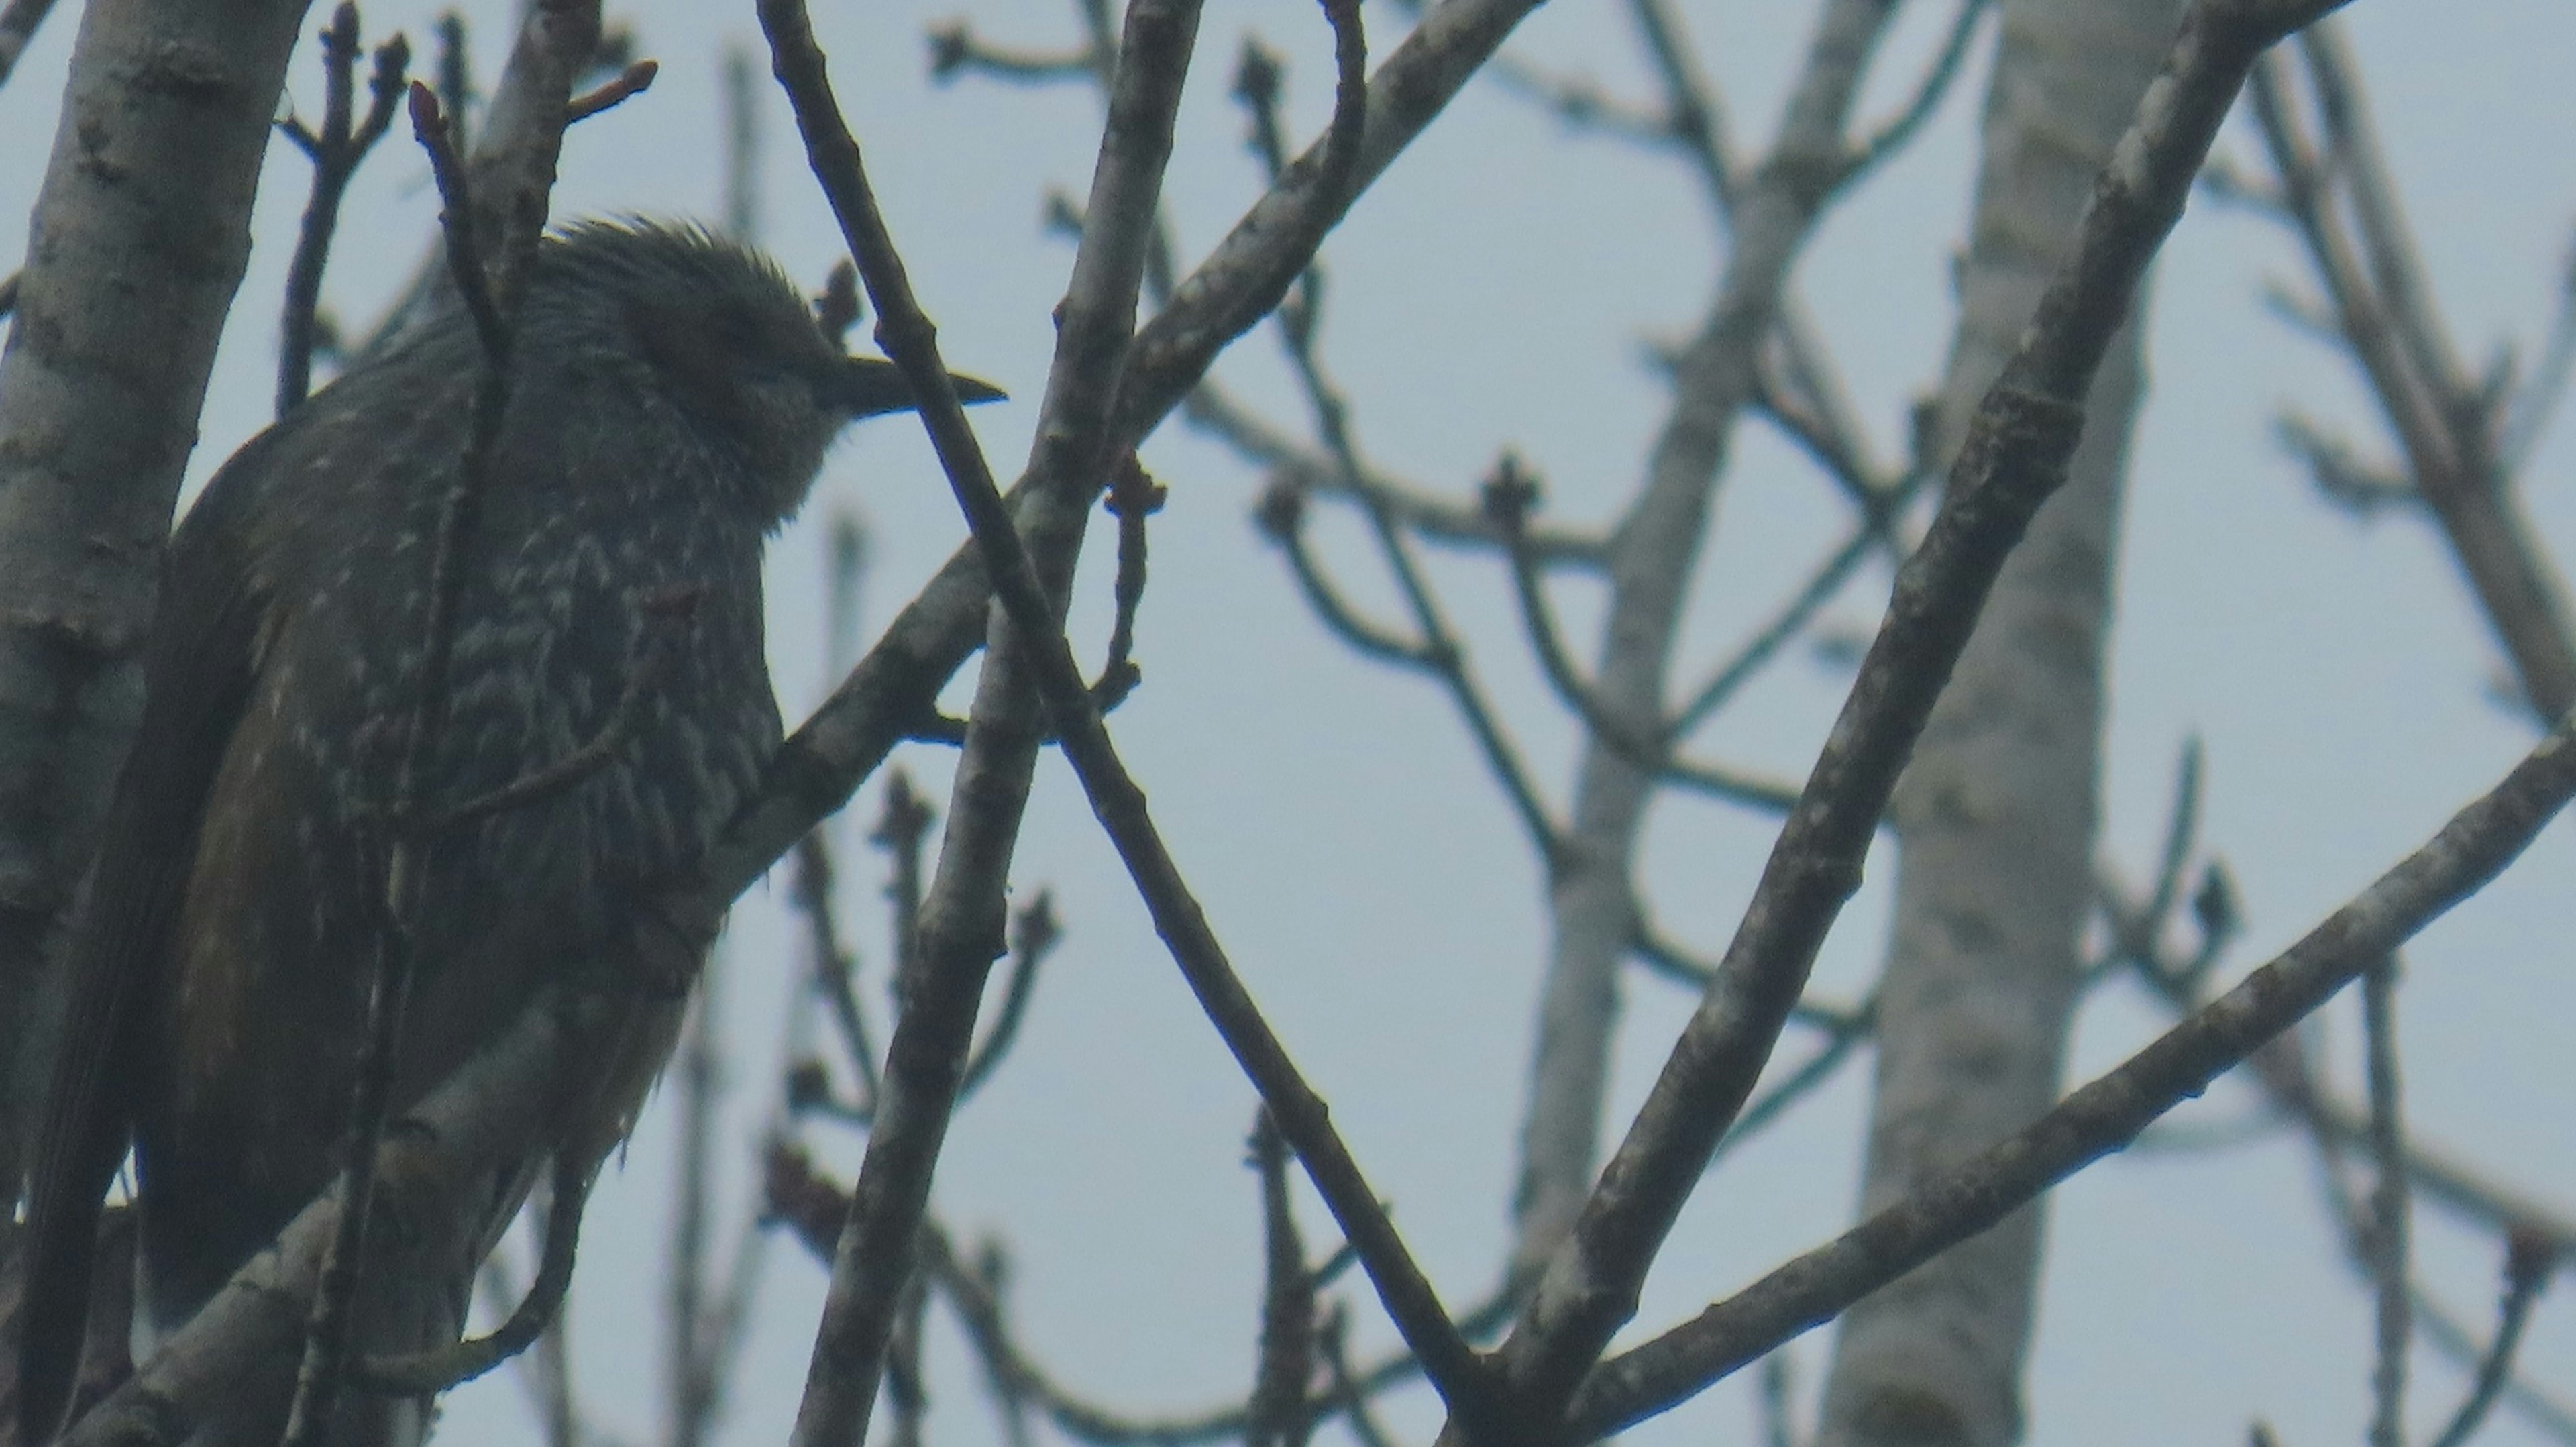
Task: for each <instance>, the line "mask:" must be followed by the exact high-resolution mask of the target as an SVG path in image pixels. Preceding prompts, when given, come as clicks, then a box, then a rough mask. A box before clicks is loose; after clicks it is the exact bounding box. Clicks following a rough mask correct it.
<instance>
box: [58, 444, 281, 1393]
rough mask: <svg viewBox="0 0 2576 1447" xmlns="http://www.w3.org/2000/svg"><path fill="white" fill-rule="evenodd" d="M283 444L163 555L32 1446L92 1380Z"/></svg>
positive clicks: (240, 677) (84, 977)
mask: <svg viewBox="0 0 2576 1447" xmlns="http://www.w3.org/2000/svg"><path fill="white" fill-rule="evenodd" d="M282 435H283V434H282V433H281V432H280V431H271V432H269V433H266V434H263V435H262V436H261V437H259V438H258V439H255V440H254V441H253V442H252V443H251V444H250V445H249V446H248V447H245V448H244V449H243V450H242V451H241V452H240V453H238V454H236V455H235V457H234V458H233V460H232V461H231V462H229V463H227V464H226V465H225V467H224V469H223V470H222V471H221V472H219V473H217V474H216V477H215V479H214V481H213V482H212V483H211V484H209V486H208V489H207V493H206V496H205V498H204V499H203V500H202V501H201V502H200V503H199V505H198V506H197V507H196V508H195V509H194V510H193V511H191V512H190V514H189V516H188V519H187V521H186V523H185V524H184V525H183V526H182V527H181V528H180V530H179V533H178V535H177V536H176V537H175V538H174V539H173V540H172V542H171V544H170V547H169V548H168V550H167V552H166V553H165V555H164V559H163V564H162V577H161V601H160V606H159V608H158V609H157V610H156V616H155V617H154V619H153V625H152V634H151V637H150V639H149V641H148V642H147V643H146V644H145V646H144V681H145V689H146V692H145V696H144V705H143V717H142V721H141V723H140V725H139V726H138V728H137V730H136V733H135V737H134V743H133V746H132V748H131V750H130V752H129V753H128V754H127V756H126V762H125V768H124V771H123V773H122V775H121V776H120V778H119V780H118V783H117V789H116V794H115V796H114V798H113V799H112V800H111V802H110V803H109V806H108V815H107V821H106V825H105V827H104V829H103V830H102V831H101V834H100V841H99V853H98V856H97V862H96V864H95V865H94V866H93V867H92V871H91V874H90V877H89V881H88V884H87V886H86V888H85V890H84V891H83V893H82V895H81V897H80V899H79V901H78V902H77V903H76V904H75V906H74V908H75V910H76V911H77V912H76V914H75V916H74V921H73V928H72V934H71V938H70V942H69V947H68V957H67V959H66V961H65V965H66V968H67V971H68V976H69V983H70V992H71V999H70V1004H69V1008H68V1011H67V1013H66V1016H65V1019H64V1025H63V1031H62V1034H61V1036H60V1039H59V1044H58V1046H57V1052H58V1053H57V1054H56V1056H55V1061H54V1075H53V1083H52V1088H51V1089H50V1090H49V1092H48V1093H47V1096H46V1102H45V1115H44V1121H43V1126H42V1131H41V1134H40V1135H39V1136H38V1138H37V1147H36V1157H35V1169H34V1173H33V1175H32V1177H31V1179H30V1192H29V1199H30V1219H29V1222H28V1226H29V1241H28V1253H27V1259H26V1272H27V1274H26V1297H25V1309H24V1313H23V1315H22V1316H21V1318H20V1322H21V1332H20V1337H19V1364H18V1373H19V1375H18V1382H19V1413H20V1440H21V1441H25V1442H46V1441H50V1440H52V1437H53V1434H54V1432H55V1430H56V1429H57V1428H58V1426H59V1425H60V1423H61V1418H62V1414H63V1412H64V1410H65V1409H66V1408H67V1407H68V1406H69V1405H70V1401H69V1399H70V1396H71V1392H72V1386H73V1382H74V1379H75V1374H76V1373H77V1372H78V1370H79V1366H80V1349H81V1339H82V1328H83V1322H84V1318H85V1317H86V1315H87V1312H88V1306H89V1293H90V1275H91V1268H92V1264H93V1262H92V1258H93V1256H94V1255H95V1254H96V1242H97V1233H98V1219H99V1211H100V1205H101V1198H102V1197H103V1196H104V1195H105V1194H106V1191H107V1186H108V1182H109V1181H110V1180H111V1179H113V1178H114V1176H115V1174H116V1168H117V1165H118V1163H119V1162H121V1161H122V1160H123V1159H124V1157H125V1150H126V1142H127V1138H128V1136H129V1134H130V1132H131V1129H132V1125H133V1117H134V1111H135V1106H136V1100H137V1091H138V1087H139V1086H140V1085H141V1083H142V1080H143V1078H145V1076H146V1073H147V1072H149V1071H152V1070H155V1069H157V1068H159V1067H158V1066H157V1064H156V1063H154V1062H150V1061H147V1060H143V1059H140V1058H138V1057H139V1056H140V1054H141V1053H142V1052H141V1051H140V1050H139V1049H138V1048H137V1047H138V1045H139V1037H138V1033H137V1031H136V1028H135V1027H136V1024H137V1018H138V1016H139V1014H140V1012H139V1011H138V1010H137V1008H136V1006H137V1005H138V1004H140V1003H141V1002H142V1001H144V1000H145V999H147V998H149V990H150V982H151V981H152V979H153V977H154V976H155V975H156V974H157V973H158V972H160V971H161V969H162V968H163V962H164V960H165V958H166V956H167V953H168V943H169V935H170V930H171V927H172V923H173V921H174V920H175V918H176V916H177V911H178V903H179V898H180V894H181V891H182V889H183V887H184V885H185V882H186V880H187V876H188V868H189V862H190V859H191V857H192V856H193V855H194V853H195V851H196V841H197V830H198V826H199V824H200V823H201V822H202V819H203V816H204V811H205V801H206V793H207V790H208V788H209V786H210V785H211V783H212V782H213V779H214V777H215V771H216V768H217V767H218V765H219V764H220V763H221V761H222V759H223V756H224V748H225V745H226V743H227V741H228V740H230V738H231V737H232V734H233V730H234V728H235V726H236V725H237V724H238V723H239V722H240V720H241V716H242V710H243V708H244V706H245V703H246V700H247V699H248V698H249V696H250V690H251V684H252V681H253V677H254V674H255V672H256V668H257V661H256V655H257V651H258V645H259V634H260V628H261V622H262V618H261V615H262V612H263V608H264V605H263V603H262V600H261V597H260V594H259V588H258V585H257V583H256V582H255V581H254V576H255V575H254V569H253V567H252V566H251V564H252V559H251V558H250V556H249V553H250V548H251V542H252V540H251V539H249V538H248V537H247V536H246V535H245V531H244V522H245V514H246V513H247V512H248V511H249V508H248V506H247V504H248V501H249V499H247V498H246V497H244V496H242V494H244V493H245V492H247V491H248V490H249V489H248V487H247V486H245V485H244V484H245V482H246V480H247V479H246V476H245V475H253V476H255V475H256V474H257V472H258V471H259V469H260V468H261V466H262V461H263V458H264V456H265V455H266V454H268V453H269V452H271V451H272V450H273V449H274V448H275V447H277V446H278V445H279V439H280V438H281V436H282Z"/></svg>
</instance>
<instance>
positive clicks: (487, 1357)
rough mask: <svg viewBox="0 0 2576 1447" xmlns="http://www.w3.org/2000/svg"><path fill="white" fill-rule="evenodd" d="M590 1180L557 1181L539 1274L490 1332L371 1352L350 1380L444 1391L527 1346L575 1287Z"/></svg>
mask: <svg viewBox="0 0 2576 1447" xmlns="http://www.w3.org/2000/svg"><path fill="white" fill-rule="evenodd" d="M589 1195H590V1189H589V1187H588V1185H587V1184H586V1183H584V1182H580V1181H557V1182H555V1184H554V1199H553V1201H552V1202H551V1203H549V1206H548V1209H547V1212H546V1230H545V1250H544V1252H543V1253H542V1254H541V1255H540V1256H539V1258H538V1263H537V1279H536V1280H535V1281H534V1282H532V1283H530V1285H529V1287H528V1294H527V1296H526V1297H525V1298H523V1299H522V1300H521V1301H520V1302H519V1304H518V1305H517V1306H516V1307H515V1308H513V1309H512V1310H511V1312H510V1316H509V1319H508V1320H506V1321H504V1322H502V1323H501V1325H500V1326H499V1327H498V1328H496V1329H494V1331H493V1332H492V1334H491V1335H489V1336H482V1337H474V1338H470V1339H468V1340H465V1341H461V1342H457V1343H455V1344H454V1345H452V1346H448V1347H444V1348H441V1349H438V1350H435V1351H425V1352H414V1353H409V1354H406V1355H403V1356H389V1357H367V1358H365V1359H363V1360H360V1361H358V1362H355V1363H352V1364H351V1370H350V1381H351V1382H352V1383H353V1384H354V1385H355V1386H357V1387H358V1388H359V1389H361V1390H363V1391H369V1392H379V1393H383V1394H385V1395H387V1396H395V1397H416V1396H421V1395H424V1394H427V1393H432V1392H443V1391H446V1390H447V1389H448V1388H450V1387H453V1386H456V1385H458V1384H459V1383H463V1382H470V1381H472V1380H474V1379H475V1378H476V1377H479V1376H481V1375H483V1374H484V1373H486V1372H488V1371H490V1370H492V1369H493V1368H494V1367H497V1366H499V1365H501V1364H502V1363H503V1362H506V1361H508V1360H509V1359H510V1358H512V1357H515V1356H517V1355H518V1354H519V1353H521V1352H523V1351H526V1350H527V1349H528V1347H529V1346H530V1345H531V1344H533V1343H534V1342H535V1341H536V1339H537V1337H538V1335H539V1334H540V1333H542V1332H543V1331H545V1329H546V1328H547V1327H548V1326H549V1325H551V1324H552V1323H553V1322H554V1320H555V1317H556V1316H557V1315H558V1314H559V1313H560V1312H562V1310H563V1303H564V1294H565V1293H566V1292H568V1291H570V1290H571V1289H572V1268H573V1258H574V1253H575V1251H576V1249H577V1248H578V1245H579V1243H580V1238H581V1210H582V1204H583V1202H584V1201H586V1200H587V1199H588V1198H589Z"/></svg>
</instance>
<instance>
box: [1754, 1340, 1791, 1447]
mask: <svg viewBox="0 0 2576 1447" xmlns="http://www.w3.org/2000/svg"><path fill="white" fill-rule="evenodd" d="M1797 1376H1798V1361H1797V1356H1796V1354H1795V1353H1794V1352H1793V1351H1792V1350H1791V1349H1790V1348H1789V1347H1787V1346H1782V1347H1781V1348H1780V1349H1779V1350H1777V1351H1774V1352H1771V1353H1770V1354H1768V1355H1766V1356H1765V1357H1763V1358H1762V1394H1761V1398H1760V1402H1761V1408H1762V1419H1761V1420H1762V1442H1763V1447H1798V1424H1797V1422H1796V1421H1795V1420H1794V1419H1793V1417H1792V1416H1791V1409H1790V1405H1789V1403H1790V1399H1791V1398H1792V1397H1793V1396H1795V1395H1796V1392H1797Z"/></svg>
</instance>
